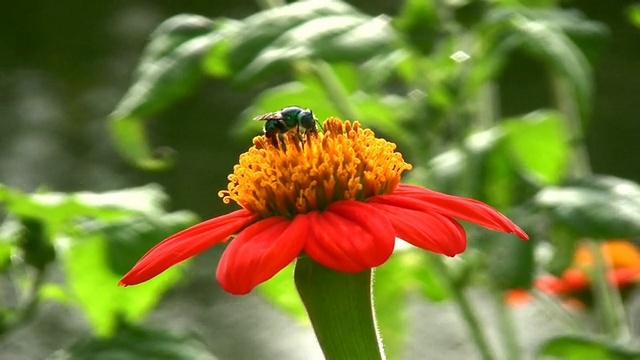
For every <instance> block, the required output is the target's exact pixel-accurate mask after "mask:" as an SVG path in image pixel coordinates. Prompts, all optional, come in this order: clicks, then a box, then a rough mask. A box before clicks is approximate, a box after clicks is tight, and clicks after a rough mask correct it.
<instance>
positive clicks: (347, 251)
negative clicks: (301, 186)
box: [304, 201, 395, 273]
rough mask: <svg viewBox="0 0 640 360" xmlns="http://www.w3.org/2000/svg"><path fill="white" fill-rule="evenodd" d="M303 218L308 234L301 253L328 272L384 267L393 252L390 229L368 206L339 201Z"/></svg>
mask: <svg viewBox="0 0 640 360" xmlns="http://www.w3.org/2000/svg"><path fill="white" fill-rule="evenodd" d="M306 216H307V217H308V218H309V222H310V225H311V228H310V230H311V231H310V233H309V235H308V236H309V238H308V240H307V244H306V246H305V248H304V251H305V252H306V253H307V254H308V255H309V256H310V257H311V258H312V259H314V260H315V261H317V262H318V263H320V264H322V265H324V266H326V267H328V268H331V269H334V270H338V271H342V272H348V273H356V272H360V271H363V270H366V269H369V268H372V267H375V266H378V265H381V264H383V263H384V262H385V261H387V259H388V258H389V256H391V253H392V252H393V245H394V238H395V236H394V231H393V226H392V225H391V223H390V222H389V219H387V217H386V216H385V215H384V214H383V213H382V212H381V211H379V210H378V209H376V208H374V207H373V206H371V205H368V204H365V203H362V202H357V201H339V202H335V203H333V204H331V205H329V208H328V209H327V211H324V212H317V211H314V212H310V213H308V214H307V215H306Z"/></svg>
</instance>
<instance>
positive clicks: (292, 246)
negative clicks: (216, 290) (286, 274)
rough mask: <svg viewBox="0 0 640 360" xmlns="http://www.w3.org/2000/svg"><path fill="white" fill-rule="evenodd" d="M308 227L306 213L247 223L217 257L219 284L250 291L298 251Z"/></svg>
mask: <svg viewBox="0 0 640 360" xmlns="http://www.w3.org/2000/svg"><path fill="white" fill-rule="evenodd" d="M308 231H309V221H308V220H307V218H306V217H305V216H296V217H295V218H294V219H293V221H291V220H287V219H285V218H283V217H271V218H267V219H264V220H261V221H258V222H257V223H255V224H253V225H251V226H249V227H247V228H246V229H244V230H243V231H242V232H241V233H240V234H238V236H236V238H235V239H233V240H232V241H231V243H230V244H229V246H228V247H227V249H226V250H225V251H224V254H223V255H222V258H221V259H220V263H219V264H218V271H217V278H218V282H219V283H220V286H222V287H223V288H224V289H225V290H226V291H228V292H230V293H232V294H236V295H244V294H247V293H249V292H250V291H251V290H253V288H254V287H256V285H258V284H260V283H262V282H264V281H266V280H269V279H270V278H271V277H273V276H274V275H275V274H277V273H278V272H279V271H280V270H282V268H284V267H285V266H287V265H288V264H289V263H290V262H292V261H293V260H294V259H295V258H296V256H298V254H300V251H302V247H303V246H304V242H305V241H306V238H307V233H308Z"/></svg>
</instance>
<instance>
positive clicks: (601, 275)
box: [587, 240, 631, 340]
mask: <svg viewBox="0 0 640 360" xmlns="http://www.w3.org/2000/svg"><path fill="white" fill-rule="evenodd" d="M587 246H588V247H589V252H590V253H591V256H592V257H593V271H592V272H591V274H590V275H591V281H592V283H593V293H594V297H595V299H596V303H597V304H599V310H600V315H601V317H602V322H603V326H604V329H605V331H606V332H607V334H610V335H611V336H613V337H614V338H616V339H620V340H627V339H629V338H630V336H631V333H630V330H629V328H628V325H627V321H626V314H625V311H624V304H623V302H622V297H621V296H620V292H618V290H617V289H616V287H615V286H614V285H613V284H612V283H610V282H609V281H608V280H607V274H608V273H609V271H610V269H609V266H608V265H607V263H606V261H605V259H604V255H603V254H602V251H600V244H599V243H598V242H596V241H594V240H587Z"/></svg>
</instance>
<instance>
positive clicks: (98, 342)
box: [48, 325, 216, 360]
mask: <svg viewBox="0 0 640 360" xmlns="http://www.w3.org/2000/svg"><path fill="white" fill-rule="evenodd" d="M48 359H49V360H139V359H162V360H183V359H194V360H196V359H197V360H215V359H216V357H215V356H214V355H213V354H211V353H210V352H209V350H208V349H207V347H206V346H205V344H203V343H202V342H201V341H199V340H197V339H196V338H195V337H193V336H189V335H185V334H176V333H172V332H167V331H163V330H153V329H145V328H138V327H133V326H131V325H120V326H119V327H118V331H117V332H116V333H115V334H114V336H113V337H111V338H107V339H104V338H90V339H85V340H81V341H79V342H77V343H75V344H74V345H72V346H71V347H70V348H69V349H66V350H60V351H57V352H56V353H54V354H53V355H52V356H50V357H49V358H48Z"/></svg>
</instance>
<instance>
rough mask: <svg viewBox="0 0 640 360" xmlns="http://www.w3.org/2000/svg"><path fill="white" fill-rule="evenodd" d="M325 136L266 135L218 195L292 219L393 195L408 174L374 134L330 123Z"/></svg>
mask: <svg viewBox="0 0 640 360" xmlns="http://www.w3.org/2000/svg"><path fill="white" fill-rule="evenodd" d="M323 129H324V132H320V133H317V132H307V133H306V134H302V135H301V134H298V133H297V132H295V131H290V132H287V133H285V134H283V135H282V136H281V137H276V138H277V140H276V141H275V142H274V141H272V139H269V138H267V137H265V136H257V137H255V138H254V139H253V146H252V147H251V148H250V149H249V151H247V152H246V153H244V154H242V155H240V160H239V163H238V164H237V165H235V166H234V168H233V174H231V175H229V177H228V179H229V185H228V186H227V190H223V191H220V192H219V193H218V195H219V196H220V197H222V198H223V201H224V202H225V203H227V204H228V203H230V202H231V201H232V200H233V201H235V202H237V203H238V204H239V205H240V206H242V207H243V208H245V209H247V210H250V211H251V212H253V213H255V214H258V215H259V216H261V217H263V218H264V217H270V216H277V215H280V216H285V217H289V218H292V217H293V216H295V215H296V214H303V213H307V212H310V211H314V210H320V211H322V210H324V209H326V208H327V206H329V204H331V203H333V202H336V201H340V200H356V201H365V200H367V199H368V198H370V197H372V196H376V195H382V194H387V193H390V192H391V191H393V190H394V189H395V188H396V186H398V184H399V182H400V176H401V174H402V172H403V171H405V170H410V169H411V165H410V164H408V163H406V162H405V161H404V160H403V158H402V154H400V153H399V152H396V151H395V150H396V145H395V144H394V143H392V142H388V141H386V140H384V139H380V138H376V137H375V134H374V133H373V131H371V130H369V129H363V128H361V127H360V124H359V123H358V122H354V123H353V124H351V123H350V122H349V121H346V122H344V123H343V122H342V121H341V120H340V119H337V118H329V119H327V120H326V121H325V123H324V126H323Z"/></svg>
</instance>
